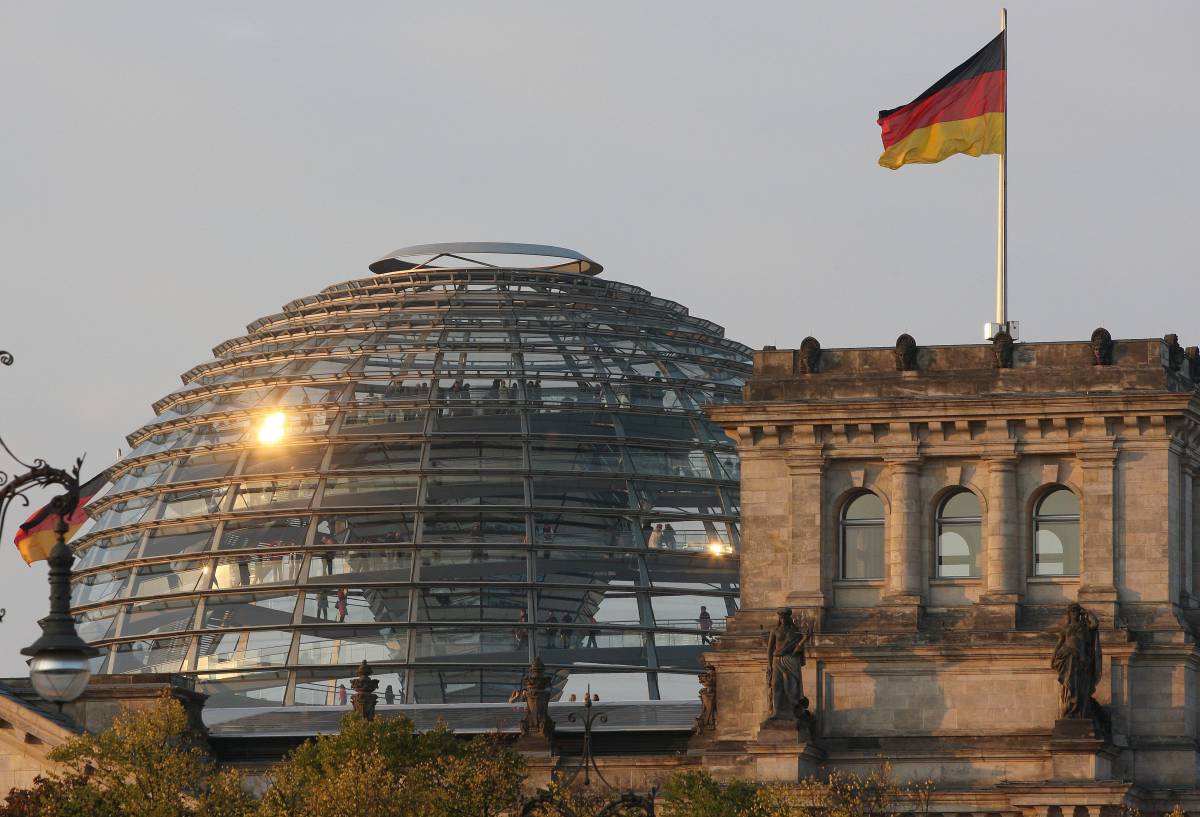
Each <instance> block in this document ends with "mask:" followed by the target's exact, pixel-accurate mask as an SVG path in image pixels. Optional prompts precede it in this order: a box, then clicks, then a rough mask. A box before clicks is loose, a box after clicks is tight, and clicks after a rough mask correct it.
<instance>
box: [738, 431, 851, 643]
mask: <svg viewBox="0 0 1200 817" xmlns="http://www.w3.org/2000/svg"><path fill="white" fill-rule="evenodd" d="M787 465H788V475H789V477H790V480H791V496H790V500H791V546H790V548H789V552H790V555H791V559H790V561H789V564H788V565H787V569H788V574H789V575H788V577H787V588H788V594H787V599H786V602H785V604H784V606H787V607H791V608H792V610H793V612H795V613H796V615H797V616H799V615H800V613H802V612H806V613H808V614H809V615H810V616H812V617H813V620H814V621H816V622H817V623H818V627H819V626H820V622H821V621H822V617H823V615H824V611H825V607H826V606H827V605H828V596H827V595H826V594H827V593H828V592H829V591H830V590H831V587H832V585H831V579H832V576H831V573H830V569H828V568H829V564H828V562H829V560H828V559H826V558H825V548H824V547H823V544H824V540H825V530H824V529H825V526H824V516H825V503H824V487H825V466H826V461H825V458H824V457H822V456H820V455H819V454H815V453H814V454H806V455H804V456H789V457H788V460H787ZM745 570H746V565H745V563H744V562H743V566H742V571H743V573H744V572H745Z"/></svg>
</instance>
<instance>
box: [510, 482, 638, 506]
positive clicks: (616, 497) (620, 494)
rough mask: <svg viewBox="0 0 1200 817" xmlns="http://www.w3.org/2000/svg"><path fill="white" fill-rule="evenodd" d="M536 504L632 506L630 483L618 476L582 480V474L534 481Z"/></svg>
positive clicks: (534, 500) (534, 499)
mask: <svg viewBox="0 0 1200 817" xmlns="http://www.w3.org/2000/svg"><path fill="white" fill-rule="evenodd" d="M533 502H534V504H535V505H543V506H552V507H559V508H570V507H581V508H615V509H621V510H627V509H628V508H629V486H628V483H626V482H625V481H624V480H618V479H581V478H579V477H570V478H560V479H546V478H542V477H535V478H534V481H533Z"/></svg>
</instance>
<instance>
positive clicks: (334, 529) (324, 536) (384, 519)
mask: <svg viewBox="0 0 1200 817" xmlns="http://www.w3.org/2000/svg"><path fill="white" fill-rule="evenodd" d="M413 528H414V525H413V515H412V514H411V513H390V514H375V515H366V514H363V515H358V516H322V517H321V519H320V522H318V524H317V543H318V545H331V544H347V543H349V544H364V543H370V542H411V541H412V540H413Z"/></svg>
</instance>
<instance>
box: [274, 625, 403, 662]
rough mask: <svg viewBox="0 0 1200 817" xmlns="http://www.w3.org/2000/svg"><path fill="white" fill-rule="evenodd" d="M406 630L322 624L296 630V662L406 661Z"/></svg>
mask: <svg viewBox="0 0 1200 817" xmlns="http://www.w3.org/2000/svg"><path fill="white" fill-rule="evenodd" d="M407 659H408V633H407V632H406V631H405V630H403V629H394V628H392V627H323V628H321V629H320V630H301V631H300V653H299V656H298V657H297V662H298V663H300V664H308V665H313V664H357V663H359V662H360V661H364V660H365V661H369V662H370V663H372V664H374V663H375V662H377V661H384V662H387V661H406V660H407Z"/></svg>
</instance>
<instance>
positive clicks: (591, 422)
mask: <svg viewBox="0 0 1200 817" xmlns="http://www.w3.org/2000/svg"><path fill="white" fill-rule="evenodd" d="M529 433H530V434H567V435H573V436H574V435H579V436H589V437H613V436H616V433H617V429H616V422H615V420H614V419H613V416H612V415H611V414H609V413H608V412H605V411H569V410H566V409H562V410H554V409H552V408H550V407H547V408H545V409H542V410H533V411H531V412H530V413H529Z"/></svg>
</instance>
